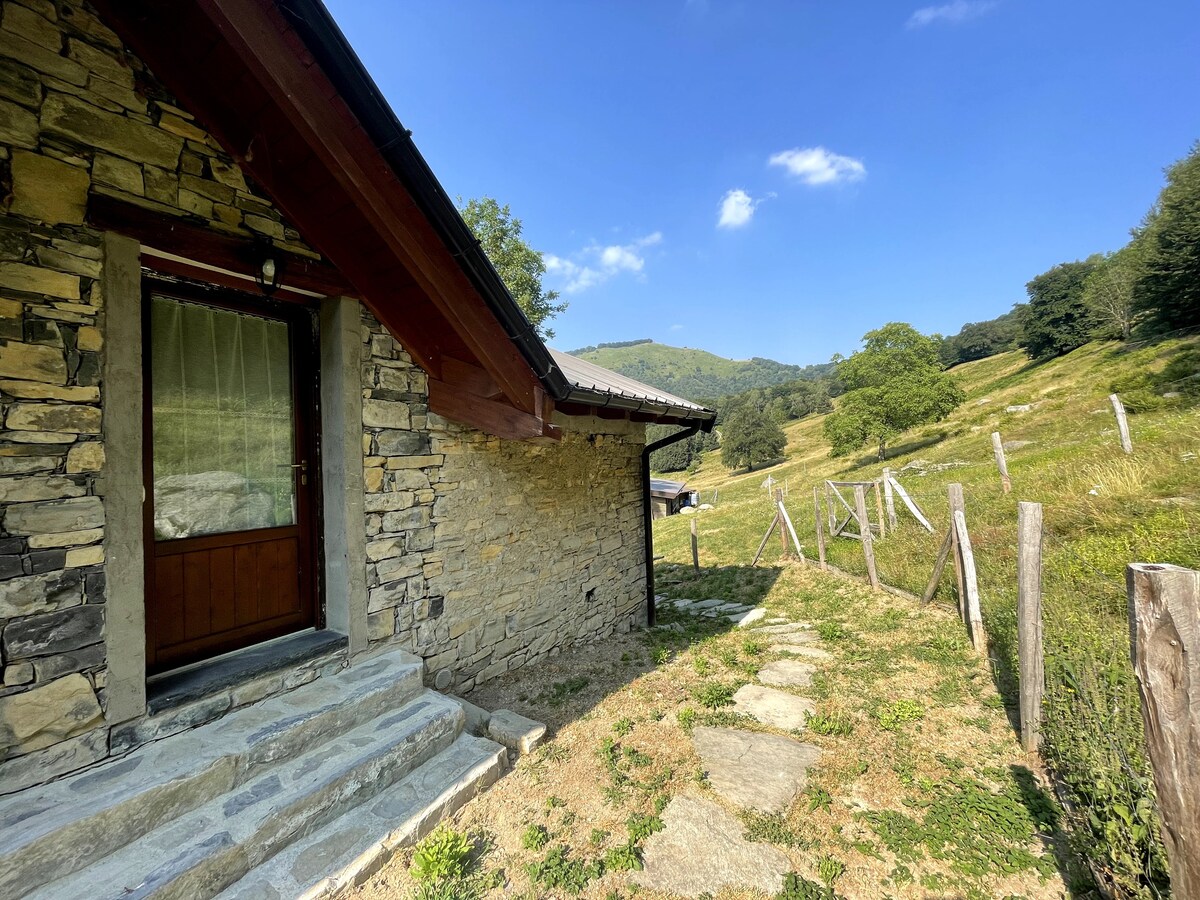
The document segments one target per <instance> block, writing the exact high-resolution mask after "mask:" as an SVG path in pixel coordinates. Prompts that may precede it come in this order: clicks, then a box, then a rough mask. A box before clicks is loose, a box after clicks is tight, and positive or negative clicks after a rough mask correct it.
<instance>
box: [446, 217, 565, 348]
mask: <svg viewBox="0 0 1200 900" xmlns="http://www.w3.org/2000/svg"><path fill="white" fill-rule="evenodd" d="M459 203H460V204H461V203H462V199H461V198H459ZM459 212H460V213H462V217H463V221H465V222H466V223H467V224H468V225H469V226H470V227H471V231H473V232H474V233H475V237H476V238H478V239H479V243H480V245H481V246H482V247H483V251H484V252H485V253H486V254H487V257H488V259H490V260H491V261H492V265H493V266H495V267H496V271H497V272H498V273H499V275H500V278H501V280H502V281H503V282H504V286H505V287H507V288H508V292H509V293H510V294H512V296H513V299H514V300H516V301H517V305H518V306H520V307H521V310H522V311H523V312H524V313H525V317H526V318H527V319H529V322H530V324H531V325H533V327H534V328H536V329H537V333H538V334H539V335H540V336H541V337H542V338H543V339H546V340H549V339H550V338H552V337H554V332H553V331H552V330H551V329H549V328H547V327H546V324H545V323H546V322H547V321H548V320H549V319H552V318H554V317H555V316H556V315H558V314H559V313H560V312H562V311H563V310H564V309H566V308H567V304H566V303H565V302H563V303H557V302H555V301H557V300H558V292H557V291H547V290H544V289H543V288H542V276H543V275H545V274H546V263H545V261H544V260H543V259H542V254H540V253H538V252H537V251H536V250H534V249H533V248H532V247H530V246H529V244H527V243H526V242H525V239H524V238H522V237H521V220H520V219H518V218H515V217H514V216H513V214H512V212H511V210H510V209H509V207H508V204H507V203H506V204H505V205H504V206H501V205H500V204H499V203H497V202H496V201H495V200H493V199H492V198H491V197H483V198H482V199H480V200H468V201H467V203H466V205H465V206H462V208H461V209H460V210H459Z"/></svg>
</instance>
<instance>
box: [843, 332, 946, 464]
mask: <svg viewBox="0 0 1200 900" xmlns="http://www.w3.org/2000/svg"><path fill="white" fill-rule="evenodd" d="M938 349H939V341H938V339H937V338H933V337H928V336H926V335H923V334H921V333H920V332H919V331H917V330H916V329H915V328H913V327H912V326H911V325H907V324H905V323H903V322H890V323H889V324H887V325H884V326H883V327H882V328H879V329H876V330H875V331H868V332H867V333H866V335H864V336H863V348H862V349H861V350H859V351H858V352H857V353H855V354H854V355H853V356H851V357H849V358H848V359H843V360H840V361H839V362H838V368H837V372H838V376H839V377H840V378H841V380H842V382H843V383H844V384H845V386H846V393H845V394H843V395H842V398H841V400H840V401H839V402H838V405H837V408H836V409H835V410H834V412H832V413H830V415H829V416H828V417H827V418H826V419H825V425H824V428H825V437H826V438H827V439H828V440H829V443H830V447H831V450H832V452H833V455H834V456H844V455H845V454H847V453H850V452H852V451H854V450H857V449H858V448H859V447H862V446H863V445H864V444H867V443H868V442H870V443H874V444H876V445H877V447H878V451H879V458H880V459H885V458H886V457H887V445H888V444H889V443H890V442H891V441H892V440H894V439H895V438H896V437H897V436H898V435H900V434H901V433H903V432H905V431H907V430H908V429H910V428H914V427H916V426H917V425H924V424H926V423H929V422H938V421H941V420H942V419H944V418H945V417H946V416H948V415H949V414H950V412H951V411H952V410H953V409H954V408H955V407H956V406H958V405H959V404H960V403H962V401H963V400H964V399H965V395H964V393H963V390H962V388H961V387H959V386H958V383H957V382H956V381H955V380H954V379H953V378H951V377H950V376H949V375H947V374H946V373H945V372H943V371H942V363H941V360H940V359H939V357H938Z"/></svg>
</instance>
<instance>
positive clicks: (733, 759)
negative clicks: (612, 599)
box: [633, 597, 833, 897]
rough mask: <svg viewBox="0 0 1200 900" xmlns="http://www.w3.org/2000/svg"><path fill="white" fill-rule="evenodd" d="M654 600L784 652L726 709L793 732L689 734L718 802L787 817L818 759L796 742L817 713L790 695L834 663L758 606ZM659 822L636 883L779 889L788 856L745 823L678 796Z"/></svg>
mask: <svg viewBox="0 0 1200 900" xmlns="http://www.w3.org/2000/svg"><path fill="white" fill-rule="evenodd" d="M658 602H659V603H660V604H663V605H666V604H670V605H672V606H674V607H675V609H677V610H679V611H681V612H686V613H688V614H689V615H695V616H705V617H708V618H714V619H715V618H719V617H724V618H726V619H728V620H729V621H731V622H734V623H735V624H737V625H738V626H739V627H742V628H748V627H750V626H753V628H752V629H751V630H749V631H748V633H749V634H751V635H755V636H761V637H763V638H766V639H767V640H768V641H769V642H770V649H771V652H772V653H780V654H787V656H786V657H785V658H783V659H776V660H773V661H772V662H768V663H766V664H765V665H763V666H762V667H761V668H760V669H759V670H758V673H757V675H756V678H757V680H758V682H759V683H758V684H746V685H743V686H742V687H741V688H739V689H738V691H737V693H735V694H734V695H733V711H734V712H735V713H738V714H740V715H744V716H749V717H751V718H753V719H755V720H757V721H758V722H760V723H762V724H763V725H766V726H767V727H768V728H774V729H778V730H779V731H786V732H791V734H770V733H765V732H761V731H750V730H747V729H745V728H717V727H710V726H701V727H697V728H695V729H694V730H693V732H692V739H693V741H694V742H695V746H696V753H697V754H698V755H699V756H700V760H701V762H702V763H703V766H704V771H705V773H706V775H707V778H708V785H709V786H710V787H711V788H712V789H713V790H714V791H715V792H716V794H717V795H718V796H719V797H720V798H721V799H722V800H724V801H725V802H726V803H728V804H730V805H732V806H736V807H741V808H742V809H752V810H758V811H760V812H765V813H778V814H786V813H787V811H788V810H789V809H790V808H791V806H792V804H793V803H795V802H796V798H797V796H799V794H800V792H801V791H802V790H804V788H805V786H806V785H807V784H808V772H809V769H811V768H812V767H813V766H815V765H816V764H817V763H818V761H819V760H820V757H821V751H820V749H818V748H817V747H815V746H813V745H812V744H807V743H804V742H803V741H801V740H798V739H797V738H796V737H795V736H794V735H795V734H798V733H800V732H802V731H803V730H804V728H805V727H806V726H807V723H808V717H809V715H811V714H813V713H815V712H816V705H815V704H814V703H813V702H812V700H810V699H808V698H807V697H804V696H802V695H801V694H799V693H794V692H793V691H792V690H791V689H793V688H805V687H809V686H810V685H811V684H812V677H813V675H814V674H815V673H816V671H817V666H816V665H814V664H813V662H815V661H826V660H830V659H832V658H833V657H832V656H831V654H830V653H829V652H828V651H826V650H825V649H824V648H822V647H821V646H820V643H821V639H820V636H819V635H818V634H817V633H816V632H815V631H814V630H813V627H812V625H811V624H810V623H808V622H791V621H788V620H787V619H784V618H780V617H772V618H767V613H766V610H764V609H762V608H761V607H749V606H741V605H740V604H736V603H732V604H731V603H726V602H724V601H721V600H667V599H666V598H662V597H660V598H658ZM795 657H803V658H804V659H798V658H795ZM663 824H664V828H663V830H662V831H661V832H658V833H657V834H655V835H653V836H651V837H650V838H649V840H647V842H646V844H645V846H644V848H643V853H644V862H645V869H644V870H643V871H641V872H639V873H637V874H636V875H634V876H633V880H634V881H635V882H636V883H638V884H641V885H644V886H646V887H651V888H655V889H658V890H662V891H667V892H670V893H675V894H682V895H683V896H686V897H699V896H702V895H711V894H713V893H715V892H717V891H719V890H720V889H721V888H722V887H726V886H728V887H748V888H754V889H757V890H760V891H763V892H765V893H767V894H770V895H774V894H776V893H778V892H779V890H780V889H781V887H782V884H783V877H784V875H785V874H786V872H787V871H788V868H789V863H788V859H787V857H786V856H785V855H784V854H783V853H782V852H780V851H779V850H778V849H776V848H775V847H772V846H770V845H769V844H763V843H749V842H747V841H746V840H745V837H744V832H745V827H744V825H743V824H742V823H741V822H740V821H739V820H738V819H737V818H736V817H735V816H733V815H731V814H730V813H729V812H728V811H727V810H725V809H723V808H722V807H721V806H719V805H717V804H715V803H712V802H711V801H708V800H703V799H700V798H696V797H688V796H677V797H675V798H674V799H673V800H672V801H671V803H670V804H669V805H668V806H667V808H666V811H665V812H664V814H663Z"/></svg>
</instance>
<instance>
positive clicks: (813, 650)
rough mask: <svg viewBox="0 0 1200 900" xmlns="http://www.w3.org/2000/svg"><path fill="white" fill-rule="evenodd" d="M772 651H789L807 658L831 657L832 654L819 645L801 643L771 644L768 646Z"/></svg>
mask: <svg viewBox="0 0 1200 900" xmlns="http://www.w3.org/2000/svg"><path fill="white" fill-rule="evenodd" d="M768 649H769V650H770V651H771V652H772V653H791V654H794V655H795V656H804V657H807V658H808V659H833V654H831V653H830V652H829V651H828V650H822V649H821V648H820V647H805V646H803V645H801V644H772V645H771V646H770V647H769V648H768Z"/></svg>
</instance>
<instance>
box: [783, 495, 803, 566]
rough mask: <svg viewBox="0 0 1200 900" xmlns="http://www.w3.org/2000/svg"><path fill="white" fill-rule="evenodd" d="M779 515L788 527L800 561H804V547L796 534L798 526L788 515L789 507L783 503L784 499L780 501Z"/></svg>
mask: <svg viewBox="0 0 1200 900" xmlns="http://www.w3.org/2000/svg"><path fill="white" fill-rule="evenodd" d="M779 515H780V516H781V517H782V518H783V524H784V525H785V526H786V527H787V533H788V534H790V535H791V536H792V543H793V544H795V545H796V555H797V556H798V557H800V562H804V547H802V546H801V545H800V538H799V537H798V536H797V534H796V526H794V525H793V524H792V517H791V516H789V515H788V511H787V507H786V506H784V505H783V501H782V500H780V501H779Z"/></svg>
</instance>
